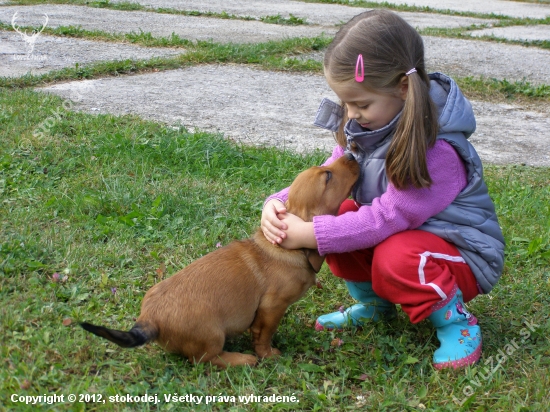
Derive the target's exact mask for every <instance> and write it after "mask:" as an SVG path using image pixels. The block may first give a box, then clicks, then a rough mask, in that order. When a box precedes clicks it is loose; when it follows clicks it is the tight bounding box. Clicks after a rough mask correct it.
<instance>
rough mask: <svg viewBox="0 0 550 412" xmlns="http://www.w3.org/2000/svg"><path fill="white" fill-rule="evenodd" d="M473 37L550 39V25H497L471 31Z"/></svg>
mask: <svg viewBox="0 0 550 412" xmlns="http://www.w3.org/2000/svg"><path fill="white" fill-rule="evenodd" d="M469 34H470V35H471V36H473V37H479V36H495V37H499V38H502V39H508V40H528V41H529V40H546V41H550V26H546V25H538V26H514V27H495V28H492V29H484V30H475V31H472V32H470V33H469Z"/></svg>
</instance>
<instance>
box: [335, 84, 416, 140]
mask: <svg viewBox="0 0 550 412" xmlns="http://www.w3.org/2000/svg"><path fill="white" fill-rule="evenodd" d="M327 82H328V85H329V86H330V88H331V89H332V90H333V91H334V93H336V95H337V96H338V97H339V98H340V100H341V101H342V103H345V105H346V107H347V109H348V117H349V118H350V119H355V121H357V123H359V124H360V125H361V126H362V127H364V128H365V129H369V130H378V129H381V128H382V127H384V126H386V125H387V124H388V123H389V122H391V121H392V120H393V118H394V117H395V116H397V113H399V112H400V111H401V109H403V105H404V104H405V98H406V97H407V90H408V80H407V78H406V77H404V78H403V79H402V80H401V82H400V83H399V85H398V86H397V87H396V88H395V91H394V92H392V93H383V94H380V93H375V92H372V91H367V90H366V89H365V88H364V87H363V86H362V85H361V84H360V83H357V82H356V81H355V80H351V81H349V82H345V83H342V82H339V83H335V82H333V81H331V79H330V77H329V76H327Z"/></svg>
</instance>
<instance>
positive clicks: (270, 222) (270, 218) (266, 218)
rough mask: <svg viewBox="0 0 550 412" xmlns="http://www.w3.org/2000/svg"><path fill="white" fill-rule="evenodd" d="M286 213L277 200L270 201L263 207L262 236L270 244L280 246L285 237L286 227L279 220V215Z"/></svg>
mask: <svg viewBox="0 0 550 412" xmlns="http://www.w3.org/2000/svg"><path fill="white" fill-rule="evenodd" d="M283 213H286V207H285V205H284V203H283V202H281V201H280V200H277V199H271V200H270V201H269V202H267V203H266V204H265V205H264V210H263V211H262V220H261V228H262V232H264V236H265V237H266V239H267V240H268V241H270V242H271V243H272V244H274V245H276V244H279V245H280V244H281V243H282V242H283V240H284V239H285V237H286V233H285V232H283V230H286V229H287V228H288V227H287V225H286V224H285V223H283V222H282V221H281V220H280V219H279V214H283Z"/></svg>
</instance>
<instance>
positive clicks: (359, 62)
mask: <svg viewBox="0 0 550 412" xmlns="http://www.w3.org/2000/svg"><path fill="white" fill-rule="evenodd" d="M359 66H361V74H359ZM364 79H365V67H364V66H363V55H362V54H360V55H358V56H357V63H356V64H355V81H356V82H359V83H361V82H362V81H363V80H364Z"/></svg>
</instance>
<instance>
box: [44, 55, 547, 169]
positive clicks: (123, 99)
mask: <svg viewBox="0 0 550 412" xmlns="http://www.w3.org/2000/svg"><path fill="white" fill-rule="evenodd" d="M79 88H82V83H81V82H70V83H65V84H58V85H54V86H50V87H47V88H43V89H39V90H43V91H45V92H49V93H55V94H58V95H60V96H63V97H65V98H70V97H71V95H74V94H75V91H78V94H79V95H81V99H80V102H79V103H77V104H76V105H75V108H77V109H79V110H84V111H88V112H91V113H115V114H125V113H134V114H137V115H140V116H143V117H145V118H148V119H152V120H157V121H161V122H165V123H168V124H182V125H184V126H186V127H188V128H190V129H193V128H194V127H198V128H199V129H201V130H207V131H210V132H220V133H223V134H224V135H225V136H226V137H228V138H232V139H235V140H237V141H242V142H244V143H247V144H256V145H270V146H276V147H279V148H285V147H286V148H288V149H291V150H297V151H305V150H311V149H313V148H320V149H323V150H327V151H328V150H331V148H332V147H333V146H334V141H333V138H332V134H331V133H330V132H328V131H325V130H322V129H318V128H316V127H314V126H312V124H311V123H312V121H313V118H314V116H315V113H316V110H317V107H318V105H319V102H320V101H321V99H322V98H323V97H329V98H333V99H334V98H335V96H334V94H333V92H332V91H331V90H330V89H329V88H328V86H327V85H326V82H325V80H324V78H323V77H322V76H320V75H319V76H315V75H303V74H289V73H278V72H266V71H261V70H256V69H253V68H251V67H248V66H217V65H216V66H212V65H210V66H200V67H191V68H186V69H181V70H173V71H166V72H159V73H151V74H144V75H136V76H127V77H122V78H108V79H98V80H92V81H88V82H87V83H86V90H85V93H83V91H82V90H81V89H79ZM473 106H474V110H475V111H476V113H477V119H478V129H477V132H476V134H475V135H474V137H472V142H473V143H474V145H475V146H476V148H478V149H479V152H480V156H481V157H482V159H483V160H484V161H485V162H490V163H499V164H505V163H525V164H528V165H533V166H550V110H549V111H546V112H529V111H525V110H522V108H521V107H515V106H506V105H496V104H491V103H487V102H473Z"/></svg>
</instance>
